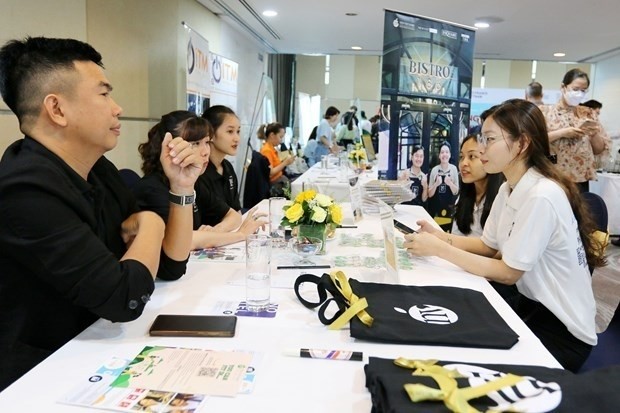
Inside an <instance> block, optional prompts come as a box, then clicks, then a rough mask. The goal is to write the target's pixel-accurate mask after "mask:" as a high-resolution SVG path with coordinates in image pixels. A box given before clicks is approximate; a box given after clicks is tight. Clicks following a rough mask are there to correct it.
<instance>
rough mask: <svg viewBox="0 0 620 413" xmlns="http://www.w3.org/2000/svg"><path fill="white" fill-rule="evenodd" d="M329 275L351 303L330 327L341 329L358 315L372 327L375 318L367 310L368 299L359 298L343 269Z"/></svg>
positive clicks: (330, 328) (348, 302) (331, 328)
mask: <svg viewBox="0 0 620 413" xmlns="http://www.w3.org/2000/svg"><path fill="white" fill-rule="evenodd" d="M329 276H330V278H331V279H332V282H333V283H334V285H335V286H336V288H337V289H338V291H340V293H341V294H342V296H343V297H344V298H345V300H346V301H347V304H349V308H347V310H346V311H345V312H344V313H342V314H341V315H340V317H338V318H337V319H336V320H334V322H333V323H331V325H330V326H329V327H328V329H329V330H339V329H341V328H342V327H344V326H345V325H346V324H347V323H348V322H349V321H350V320H351V319H352V318H353V317H355V316H356V315H357V318H359V319H360V321H361V322H362V323H364V324H365V325H367V326H368V327H371V326H372V322H373V318H372V316H371V315H370V314H368V313H367V312H366V308H367V307H368V302H367V301H366V299H365V298H359V297H358V296H357V295H355V294H354V293H353V289H351V286H350V285H349V280H348V279H347V276H346V275H344V273H343V272H342V271H334V272H332V273H330V274H329Z"/></svg>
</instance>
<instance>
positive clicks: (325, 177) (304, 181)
mask: <svg viewBox="0 0 620 413" xmlns="http://www.w3.org/2000/svg"><path fill="white" fill-rule="evenodd" d="M351 174H352V171H349V170H344V171H341V169H340V167H338V166H336V165H335V164H333V163H330V164H329V165H328V167H327V168H322V167H321V164H320V163H315V164H314V165H312V167H311V168H310V169H308V170H307V171H306V172H304V173H303V174H302V175H300V176H299V177H297V178H296V179H295V180H294V181H293V182H292V184H291V196H292V197H293V198H294V197H295V196H297V194H299V193H300V192H302V191H304V190H307V189H310V188H313V189H316V190H317V191H318V192H320V193H322V194H325V195H329V196H331V197H332V198H333V199H334V200H335V201H336V202H351V195H350V187H349V179H348V178H349V176H350V175H351ZM359 179H360V184H363V183H365V182H368V181H370V180H373V179H377V172H376V169H373V170H369V171H364V172H362V173H361V174H360V175H359Z"/></svg>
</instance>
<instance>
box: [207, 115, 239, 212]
mask: <svg viewBox="0 0 620 413" xmlns="http://www.w3.org/2000/svg"><path fill="white" fill-rule="evenodd" d="M202 117H203V118H205V119H206V120H208V121H209V123H210V124H211V126H212V127H213V131H214V132H213V139H211V153H210V155H209V164H208V165H207V170H206V171H205V173H204V174H202V175H201V176H200V178H198V182H199V184H200V185H203V186H204V187H206V188H207V189H208V190H209V191H210V192H212V193H214V194H215V196H216V197H217V198H219V199H221V200H223V201H225V202H226V204H228V206H229V207H230V208H232V209H234V210H235V211H239V210H240V209H241V203H240V202H239V196H238V193H239V183H238V181H237V174H236V173H235V170H234V168H233V166H232V164H231V163H230V162H229V161H228V160H227V159H226V156H227V155H229V156H236V155H237V149H238V147H239V143H240V142H241V136H240V135H239V132H240V130H241V123H240V122H239V118H238V117H237V115H236V114H235V112H234V111H233V110H232V109H230V108H229V107H227V106H223V105H216V106H211V107H210V108H209V109H207V110H205V112H204V113H203V114H202Z"/></svg>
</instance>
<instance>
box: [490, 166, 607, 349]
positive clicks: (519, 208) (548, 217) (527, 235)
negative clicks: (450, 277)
mask: <svg viewBox="0 0 620 413" xmlns="http://www.w3.org/2000/svg"><path fill="white" fill-rule="evenodd" d="M481 239H482V242H484V243H485V244H486V245H488V246H489V247H491V248H494V249H498V250H499V251H501V253H502V259H503V260H504V262H505V263H506V264H507V265H508V266H510V267H512V268H515V269H518V270H521V271H525V272H524V273H523V276H522V277H521V279H520V280H519V281H517V288H518V290H519V292H520V293H521V294H523V295H525V296H526V297H528V298H530V299H532V300H535V301H538V302H540V303H542V304H543V305H544V306H545V307H547V308H548V309H549V311H551V312H552V313H553V314H554V315H555V316H556V317H557V318H558V319H559V320H560V321H562V323H564V325H565V326H566V328H567V329H568V331H570V332H571V333H572V334H573V335H574V336H575V337H577V338H578V339H579V340H581V341H583V342H584V343H587V344H591V345H595V344H596V341H597V337H596V331H595V321H594V319H595V317H596V303H595V301H594V294H593V292H592V278H591V276H590V271H589V270H588V263H587V260H586V254H585V250H584V247H583V244H582V242H581V237H580V236H579V230H578V228H577V220H576V219H575V216H574V215H573V211H572V209H571V207H570V204H569V202H568V198H567V197H566V194H565V193H564V191H563V190H562V188H561V187H560V186H559V185H558V184H557V183H555V182H554V181H552V180H550V179H547V178H545V177H543V176H542V175H541V174H540V173H539V172H538V171H536V170H534V169H533V168H530V169H529V170H528V171H527V172H526V173H525V175H523V177H522V178H521V179H520V180H519V182H518V183H517V185H516V187H515V188H514V190H513V191H512V193H510V187H509V186H508V182H505V183H504V184H503V185H502V186H501V188H500V189H499V192H498V193H497V197H496V198H495V202H493V206H492V208H491V212H490V214H489V217H488V219H487V222H486V224H485V227H484V233H483V235H482V238H481Z"/></svg>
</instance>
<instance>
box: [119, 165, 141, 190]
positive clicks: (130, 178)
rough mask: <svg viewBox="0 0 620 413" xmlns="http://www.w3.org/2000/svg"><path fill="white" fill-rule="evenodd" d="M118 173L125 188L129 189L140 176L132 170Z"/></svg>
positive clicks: (122, 170)
mask: <svg viewBox="0 0 620 413" xmlns="http://www.w3.org/2000/svg"><path fill="white" fill-rule="evenodd" d="M118 173H119V174H120V176H121V179H122V180H123V182H125V185H127V188H129V189H132V188H133V186H134V185H135V184H136V183H137V182H138V181H139V180H140V175H138V174H137V172H135V171H134V170H132V169H128V168H124V169H119V171H118Z"/></svg>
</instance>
